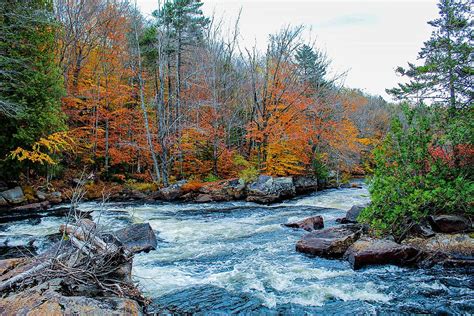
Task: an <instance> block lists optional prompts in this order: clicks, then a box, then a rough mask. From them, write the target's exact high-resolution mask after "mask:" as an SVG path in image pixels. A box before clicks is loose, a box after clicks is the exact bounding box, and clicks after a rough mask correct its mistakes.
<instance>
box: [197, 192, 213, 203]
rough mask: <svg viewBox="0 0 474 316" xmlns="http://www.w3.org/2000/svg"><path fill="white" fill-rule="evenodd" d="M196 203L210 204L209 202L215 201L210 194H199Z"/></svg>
mask: <svg viewBox="0 0 474 316" xmlns="http://www.w3.org/2000/svg"><path fill="white" fill-rule="evenodd" d="M194 201H195V202H197V203H208V202H212V201H213V198H212V196H211V195H209V194H199V195H198V196H197V197H196V198H195V199H194Z"/></svg>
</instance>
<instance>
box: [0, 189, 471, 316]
mask: <svg viewBox="0 0 474 316" xmlns="http://www.w3.org/2000/svg"><path fill="white" fill-rule="evenodd" d="M368 201H369V197H368V192H367V189H366V188H365V186H364V187H363V188H362V189H352V188H351V189H339V190H337V189H333V190H326V191H322V192H317V193H314V194H311V195H308V196H304V197H299V198H296V199H293V200H289V201H286V202H284V203H280V204H276V205H271V206H261V205H257V204H254V203H247V202H226V203H208V204H190V203H183V204H177V203H156V204H123V203H122V204H121V203H108V204H107V205H105V208H101V207H100V205H99V204H97V203H83V204H82V205H81V206H80V208H81V209H83V210H94V213H93V217H94V220H95V221H96V222H99V224H101V225H102V226H103V227H104V228H105V229H108V230H114V229H118V228H121V227H124V226H126V225H127V224H130V223H141V222H148V223H150V225H151V226H152V227H153V229H154V230H155V231H156V232H157V237H158V249H157V250H156V251H152V252H150V253H148V254H145V253H143V254H139V255H137V256H136V257H135V259H134V269H133V274H134V277H135V280H136V281H137V282H139V284H140V287H141V288H142V290H143V291H144V293H145V294H146V295H147V296H149V297H150V298H152V304H151V306H150V310H151V311H155V312H158V311H161V312H163V311H170V312H175V313H199V314H213V315H215V314H219V315H223V314H229V313H242V314H270V315H272V314H291V315H302V314H325V315H326V314H328V315H330V314H338V315H339V314H351V315H354V314H380V313H382V314H385V313H407V314H411V313H448V314H451V313H454V314H456V313H458V314H470V313H474V279H473V276H472V275H469V273H468V272H466V271H461V270H449V271H446V270H442V269H440V268H432V269H425V270H423V269H406V268H398V267H394V266H377V267H371V268H367V269H363V270H360V271H353V270H352V269H351V268H350V266H349V264H348V263H347V262H345V261H340V260H325V259H321V258H312V257H308V256H306V255H303V254H300V253H297V252H296V251H295V243H296V242H297V241H298V240H299V239H300V238H301V236H303V235H304V234H305V232H304V231H301V230H295V229H291V228H286V227H284V226H282V225H281V224H283V223H287V222H291V221H295V220H300V219H303V218H306V217H309V216H314V215H322V216H323V218H324V221H325V226H326V227H329V226H332V225H335V224H336V223H335V219H336V218H339V217H343V216H344V214H345V212H346V211H347V210H348V209H349V208H350V207H351V206H352V205H354V204H362V203H366V202H368ZM63 220H64V219H63V218H55V217H50V218H43V219H41V220H34V221H31V220H29V221H28V220H27V221H22V222H16V223H9V224H4V225H1V226H0V243H1V242H5V243H9V244H10V245H11V244H15V243H19V244H21V243H22V242H24V241H25V239H27V238H33V237H31V236H36V237H35V238H37V241H36V243H37V244H36V245H37V246H40V247H43V248H45V247H46V246H47V242H46V240H44V239H42V237H41V236H45V235H47V234H51V233H55V232H57V228H58V225H59V224H60V223H61V222H62V221H63Z"/></svg>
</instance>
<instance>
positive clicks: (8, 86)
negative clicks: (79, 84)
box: [0, 0, 65, 173]
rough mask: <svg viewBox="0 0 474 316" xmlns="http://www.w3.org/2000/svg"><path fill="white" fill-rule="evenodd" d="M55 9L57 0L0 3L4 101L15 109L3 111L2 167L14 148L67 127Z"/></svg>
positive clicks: (1, 91)
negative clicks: (55, 36) (54, 15)
mask: <svg viewBox="0 0 474 316" xmlns="http://www.w3.org/2000/svg"><path fill="white" fill-rule="evenodd" d="M52 13H53V1H52V0H21V1H20V0H11V1H2V5H1V6H0V34H1V35H0V39H1V42H0V67H1V71H0V87H1V89H0V103H2V104H8V105H10V107H12V108H14V109H15V110H16V111H14V115H13V117H12V115H5V113H6V112H3V114H2V113H1V112H0V157H1V159H2V160H0V161H1V162H0V164H1V165H0V170H2V172H3V171H5V173H6V170H7V165H8V164H12V163H13V162H12V161H9V160H4V158H5V157H6V156H7V155H8V154H9V153H10V151H12V150H14V149H15V148H17V147H23V148H29V147H30V146H31V145H32V144H33V143H34V142H35V141H37V140H38V139H39V138H41V137H45V136H47V135H49V134H51V133H53V132H56V131H58V130H62V129H64V128H65V124H64V116H63V114H62V112H61V101H60V98H61V96H62V95H63V82H62V77H61V75H60V70H59V67H58V65H57V64H56V61H55V54H54V53H55V42H54V39H55V38H54V31H55V29H56V24H55V21H54V18H53V14H52ZM14 169H15V168H8V171H11V172H14Z"/></svg>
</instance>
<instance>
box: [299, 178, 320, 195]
mask: <svg viewBox="0 0 474 316" xmlns="http://www.w3.org/2000/svg"><path fill="white" fill-rule="evenodd" d="M293 183H294V185H295V190H296V193H298V194H300V193H307V192H313V191H317V190H318V179H317V178H316V177H310V176H297V177H294V178H293Z"/></svg>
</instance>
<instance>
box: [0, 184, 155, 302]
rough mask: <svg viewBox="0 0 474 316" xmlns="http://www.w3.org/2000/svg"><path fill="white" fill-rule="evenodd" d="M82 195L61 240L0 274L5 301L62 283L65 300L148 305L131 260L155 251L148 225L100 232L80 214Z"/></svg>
mask: <svg viewBox="0 0 474 316" xmlns="http://www.w3.org/2000/svg"><path fill="white" fill-rule="evenodd" d="M82 196H83V191H82V190H81V188H79V189H78V190H77V191H76V192H75V194H74V196H73V199H71V200H72V203H71V207H70V212H69V216H68V217H67V220H66V223H65V224H63V225H61V226H60V227H59V232H60V233H61V234H62V237H61V239H60V241H58V242H57V243H56V244H55V245H53V246H52V247H51V248H50V249H49V250H47V251H46V252H45V253H43V254H41V255H39V256H36V257H33V258H31V259H29V260H27V261H26V263H24V264H21V265H19V266H16V267H14V268H12V269H11V270H9V271H4V272H3V273H2V274H1V275H0V296H3V297H6V296H8V295H10V294H12V295H13V294H15V293H20V292H22V291H25V290H27V289H29V288H32V287H35V286H37V285H40V284H43V283H45V282H48V281H50V280H59V281H60V284H61V290H60V292H61V294H62V295H66V296H85V297H114V296H116V297H122V298H129V299H132V300H135V301H137V302H138V303H140V304H141V305H145V304H146V300H145V298H144V297H143V296H142V295H141V292H140V290H139V289H138V288H137V287H136V285H135V284H134V283H133V281H132V277H131V271H132V261H133V256H134V254H135V253H138V252H142V251H145V252H148V251H150V250H152V249H156V243H157V241H156V237H155V233H154V232H153V230H152V228H151V227H150V225H149V224H134V225H130V226H128V227H125V228H123V229H120V230H118V231H115V232H113V233H103V232H101V231H100V230H99V229H98V226H97V225H96V224H95V223H94V222H93V221H92V220H90V219H87V218H83V213H81V212H80V211H78V210H77V204H78V202H79V201H80V200H81V198H82Z"/></svg>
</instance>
